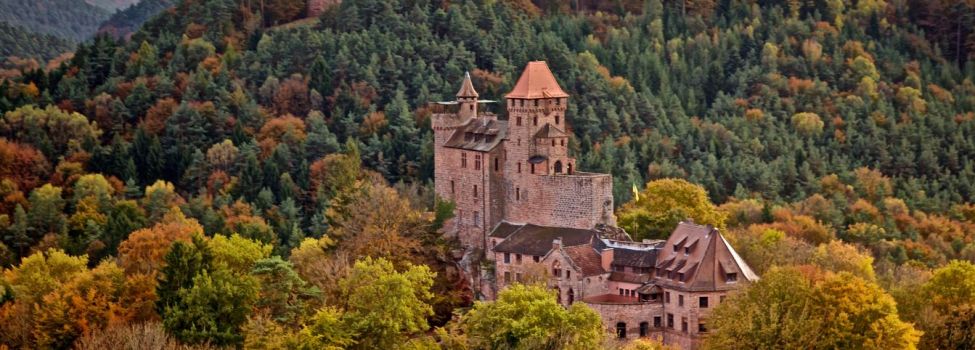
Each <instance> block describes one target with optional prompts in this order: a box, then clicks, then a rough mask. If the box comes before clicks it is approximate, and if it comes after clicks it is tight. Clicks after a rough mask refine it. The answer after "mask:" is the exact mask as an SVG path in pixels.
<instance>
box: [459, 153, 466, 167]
mask: <svg viewBox="0 0 975 350" xmlns="http://www.w3.org/2000/svg"><path fill="white" fill-rule="evenodd" d="M460 167H461V168H466V167H467V153H463V152H461V153H460Z"/></svg>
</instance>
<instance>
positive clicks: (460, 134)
mask: <svg viewBox="0 0 975 350" xmlns="http://www.w3.org/2000/svg"><path fill="white" fill-rule="evenodd" d="M507 130H508V122H507V121H505V120H496V119H471V120H470V121H468V122H467V124H464V125H463V126H461V127H459V128H457V130H455V131H454V134H453V135H451V136H450V139H449V140H447V142H446V143H445V144H444V147H450V148H460V149H466V150H471V151H480V152H488V151H490V150H493V149H494V148H495V147H497V146H498V145H499V144H501V140H504V138H505V135H506V133H507Z"/></svg>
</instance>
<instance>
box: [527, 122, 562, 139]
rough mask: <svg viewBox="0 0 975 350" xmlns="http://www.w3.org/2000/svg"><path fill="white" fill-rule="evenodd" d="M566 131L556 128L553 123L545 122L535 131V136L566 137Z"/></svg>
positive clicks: (543, 137) (541, 137) (547, 137)
mask: <svg viewBox="0 0 975 350" xmlns="http://www.w3.org/2000/svg"><path fill="white" fill-rule="evenodd" d="M566 136H567V135H566V134H565V131H562V130H560V129H559V128H556V127H555V126H553V125H552V124H545V126H543V127H542V128H541V129H539V130H538V132H536V133H535V138H539V139H552V138H558V137H566Z"/></svg>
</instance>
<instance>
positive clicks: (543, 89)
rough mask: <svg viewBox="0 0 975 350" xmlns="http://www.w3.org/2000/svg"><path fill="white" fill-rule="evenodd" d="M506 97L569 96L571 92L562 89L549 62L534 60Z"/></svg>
mask: <svg viewBox="0 0 975 350" xmlns="http://www.w3.org/2000/svg"><path fill="white" fill-rule="evenodd" d="M505 97H507V98H509V99H511V98H518V99H537V98H562V97H569V94H567V93H565V91H562V87H560V86H559V83H558V82H557V81H555V76H554V75H552V70H550V69H548V63H545V61H532V62H528V66H526V67H525V71H524V72H522V73H521V77H520V78H518V82H517V83H515V87H514V88H513V89H511V92H510V93H508V95H507V96H505Z"/></svg>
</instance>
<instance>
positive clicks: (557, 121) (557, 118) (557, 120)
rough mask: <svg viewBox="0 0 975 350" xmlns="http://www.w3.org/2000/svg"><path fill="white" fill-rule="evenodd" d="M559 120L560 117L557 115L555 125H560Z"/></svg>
mask: <svg viewBox="0 0 975 350" xmlns="http://www.w3.org/2000/svg"><path fill="white" fill-rule="evenodd" d="M556 101H558V100H556ZM559 119H560V118H559V116H558V115H556V116H555V125H559Z"/></svg>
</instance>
